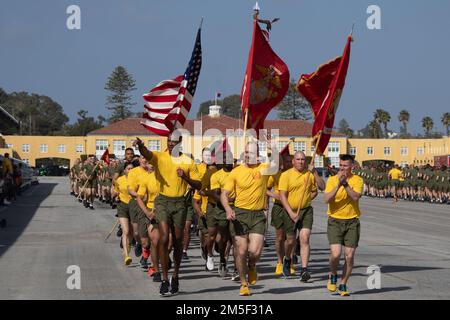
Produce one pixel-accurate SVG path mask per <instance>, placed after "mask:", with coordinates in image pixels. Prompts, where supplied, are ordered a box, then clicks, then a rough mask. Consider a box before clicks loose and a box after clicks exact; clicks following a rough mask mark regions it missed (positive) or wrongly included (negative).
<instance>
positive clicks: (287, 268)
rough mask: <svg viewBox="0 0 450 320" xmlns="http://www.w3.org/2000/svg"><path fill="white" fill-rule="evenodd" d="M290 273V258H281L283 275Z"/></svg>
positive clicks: (286, 275)
mask: <svg viewBox="0 0 450 320" xmlns="http://www.w3.org/2000/svg"><path fill="white" fill-rule="evenodd" d="M290 274H291V259H286V257H284V259H283V276H285V277H288V276H289V275H290Z"/></svg>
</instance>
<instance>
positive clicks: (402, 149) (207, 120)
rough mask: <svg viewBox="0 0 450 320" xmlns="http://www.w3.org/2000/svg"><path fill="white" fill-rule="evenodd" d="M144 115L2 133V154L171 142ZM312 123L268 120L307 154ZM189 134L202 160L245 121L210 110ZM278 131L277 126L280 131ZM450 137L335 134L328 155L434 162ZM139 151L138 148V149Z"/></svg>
mask: <svg viewBox="0 0 450 320" xmlns="http://www.w3.org/2000/svg"><path fill="white" fill-rule="evenodd" d="M140 121H141V119H138V118H130V119H125V120H122V121H119V122H116V123H113V124H111V125H108V126H106V127H104V128H101V129H98V130H95V131H93V132H90V133H89V134H88V135H86V136H71V137H68V136H18V135H8V136H3V137H2V138H1V137H0V153H2V154H3V153H5V152H9V153H10V154H11V155H12V156H13V157H16V158H20V159H22V160H24V161H25V162H27V163H29V164H30V165H31V166H36V161H37V160H39V159H48V158H62V159H68V160H69V161H70V166H71V165H72V164H73V163H74V161H75V159H77V158H79V157H80V156H81V155H83V154H95V155H96V156H97V157H98V158H100V157H101V155H102V154H103V152H104V151H105V150H106V148H109V152H110V153H113V154H115V156H116V157H117V158H123V156H124V155H125V149H126V148H128V147H131V145H132V142H133V140H134V139H135V138H136V137H139V138H140V139H141V140H142V141H144V143H145V144H146V146H147V147H148V148H149V149H150V150H156V151H161V150H164V149H165V148H166V146H167V142H166V141H167V140H166V138H165V137H161V136H158V135H156V134H153V133H151V132H149V131H147V130H146V129H145V128H144V127H143V126H141V125H140ZM311 126H312V125H311V124H310V123H308V122H305V121H299V120H266V122H265V128H266V129H268V131H269V133H271V134H272V135H278V136H279V138H278V148H279V149H280V150H281V149H282V148H283V147H284V146H285V145H286V144H287V143H288V142H289V141H293V142H292V143H291V144H290V152H291V153H293V152H294V151H304V152H305V153H306V155H307V156H310V155H312V154H313V151H314V146H313V145H312V141H311V137H310V133H311ZM184 128H185V129H186V132H187V134H189V135H190V137H188V138H183V151H184V152H187V153H192V154H193V155H194V157H195V158H196V159H200V155H201V149H202V148H203V147H206V146H209V145H211V143H213V142H214V141H218V140H219V141H220V140H222V139H223V136H224V135H225V134H227V130H232V131H233V130H234V131H237V130H240V128H242V123H241V121H240V120H238V119H234V118H231V117H228V116H225V115H220V114H217V113H216V114H214V113H213V114H210V115H205V116H203V117H202V118H201V119H198V120H191V119H188V120H187V121H186V123H185V125H184ZM275 130H277V131H275ZM228 143H229V145H230V146H231V148H232V150H233V153H234V156H235V158H238V157H239V154H240V152H242V148H243V146H242V145H241V144H240V143H239V142H238V139H230V140H228ZM449 148H450V138H449V137H445V138H442V139H348V138H346V137H345V136H343V135H339V134H334V135H333V136H332V138H331V140H330V143H329V145H328V150H327V151H326V153H325V156H326V157H328V158H329V159H330V164H331V165H335V166H338V164H339V155H340V154H343V153H350V154H353V155H355V157H356V160H357V161H358V162H360V163H361V162H363V161H366V160H390V161H394V162H396V163H397V164H400V165H406V164H414V165H424V164H431V165H433V164H434V156H439V155H446V154H449V151H450V150H449ZM136 151H137V150H136ZM260 151H261V154H262V155H263V156H265V155H266V154H267V144H265V143H261V144H260ZM322 165H323V161H322V159H321V158H317V159H316V166H317V167H321V166H322Z"/></svg>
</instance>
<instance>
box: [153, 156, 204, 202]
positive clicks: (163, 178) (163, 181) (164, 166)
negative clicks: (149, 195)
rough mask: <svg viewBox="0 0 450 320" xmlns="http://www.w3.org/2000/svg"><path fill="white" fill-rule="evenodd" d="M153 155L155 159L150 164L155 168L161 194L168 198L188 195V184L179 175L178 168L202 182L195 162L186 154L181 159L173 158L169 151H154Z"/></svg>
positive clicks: (191, 177)
mask: <svg viewBox="0 0 450 320" xmlns="http://www.w3.org/2000/svg"><path fill="white" fill-rule="evenodd" d="M152 153H153V157H152V159H151V160H150V163H151V164H152V165H153V166H154V167H155V174H156V180H158V181H159V185H160V188H159V190H160V192H159V193H160V194H162V195H165V196H166V197H182V196H184V195H185V194H186V191H187V188H188V183H187V182H186V181H184V180H183V179H181V178H180V177H179V176H178V175H177V169H178V168H181V169H183V170H184V172H185V173H186V175H187V176H188V177H189V178H190V179H192V180H197V181H201V180H202V177H201V175H200V174H199V172H198V170H197V167H196V165H195V164H194V161H193V160H192V159H191V158H189V157H188V156H186V155H185V154H182V155H181V156H180V157H172V156H171V155H170V153H169V151H164V152H156V151H153V152H152Z"/></svg>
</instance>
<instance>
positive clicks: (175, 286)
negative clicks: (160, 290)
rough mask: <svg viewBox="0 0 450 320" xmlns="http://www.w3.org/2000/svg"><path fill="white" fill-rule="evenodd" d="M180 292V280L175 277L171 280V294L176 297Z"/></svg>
mask: <svg viewBox="0 0 450 320" xmlns="http://www.w3.org/2000/svg"><path fill="white" fill-rule="evenodd" d="M179 290H180V284H179V282H178V278H174V277H172V278H170V294H171V295H173V296H174V295H176V294H178V292H179Z"/></svg>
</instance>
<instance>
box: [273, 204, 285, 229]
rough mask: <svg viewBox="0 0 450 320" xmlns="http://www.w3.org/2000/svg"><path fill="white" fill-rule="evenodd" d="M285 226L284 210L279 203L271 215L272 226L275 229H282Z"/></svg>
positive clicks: (275, 205)
mask: <svg viewBox="0 0 450 320" xmlns="http://www.w3.org/2000/svg"><path fill="white" fill-rule="evenodd" d="M283 224H284V208H283V206H282V205H281V204H279V203H276V202H275V203H274V204H273V207H272V212H271V213H270V225H271V226H272V227H274V228H275V229H281V228H282V227H283Z"/></svg>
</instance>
